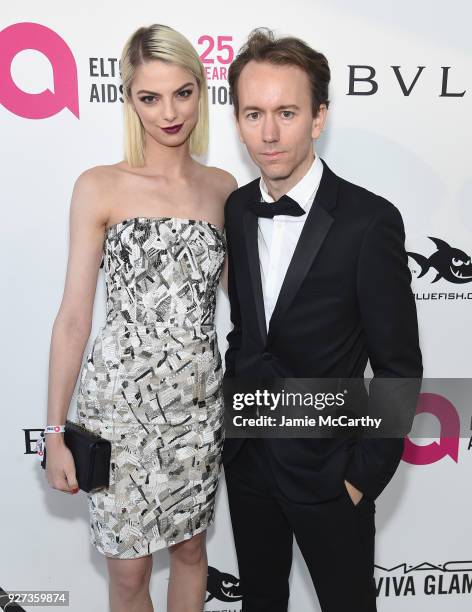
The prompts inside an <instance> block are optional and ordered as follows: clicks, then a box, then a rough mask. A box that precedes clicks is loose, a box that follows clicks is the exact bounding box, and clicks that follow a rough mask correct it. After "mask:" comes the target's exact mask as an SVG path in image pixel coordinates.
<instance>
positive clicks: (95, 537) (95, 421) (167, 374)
mask: <svg viewBox="0 0 472 612" xmlns="http://www.w3.org/2000/svg"><path fill="white" fill-rule="evenodd" d="M225 250H226V243H225V237H224V233H223V232H222V231H221V230H220V229H219V228H217V227H216V226H214V225H213V224H211V223H209V222H207V221H198V220H191V219H178V218H175V217H151V218H149V217H135V218H132V219H125V220H123V221H121V222H120V223H117V224H115V225H112V226H110V227H109V228H108V229H107V230H106V234H105V241H104V269H105V275H106V287H107V299H106V310H107V314H106V323H105V325H104V326H103V327H101V328H100V330H99V332H98V334H97V336H96V337H95V339H94V342H93V345H92V348H91V350H90V352H89V354H88V355H87V357H86V361H85V363H84V366H83V368H82V371H81V374H80V384H79V390H78V402H77V420H78V422H79V423H81V424H82V425H84V426H85V427H86V428H87V429H89V430H91V431H94V432H97V433H99V434H100V435H101V436H102V437H104V438H106V439H108V440H110V441H111V443H112V456H111V466H110V485H109V487H107V488H106V489H102V490H100V491H95V492H91V493H89V494H88V500H89V510H90V532H91V541H92V544H94V545H95V546H96V547H97V549H98V550H99V551H100V552H101V553H103V554H106V555H107V556H111V557H116V558H123V559H129V558H135V557H140V556H143V555H147V554H150V553H152V552H153V551H155V550H157V549H159V548H163V547H166V546H171V545H173V544H175V543H177V542H180V541H182V540H185V539H187V538H190V537H192V535H195V534H197V533H199V532H201V531H203V530H205V529H206V528H207V527H208V526H209V525H210V524H211V523H212V521H213V517H214V502H215V494H216V490H217V486H218V478H219V470H220V460H221V450H222V444H223V429H222V426H223V397H222V390H221V382H222V377H223V372H222V366H221V357H220V354H219V351H218V344H217V338H216V332H215V325H214V315H215V302H216V291H217V287H218V282H219V277H220V274H221V271H222V267H223V262H224V256H225Z"/></svg>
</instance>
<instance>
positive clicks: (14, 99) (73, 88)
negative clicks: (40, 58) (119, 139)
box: [0, 23, 79, 119]
mask: <svg viewBox="0 0 472 612" xmlns="http://www.w3.org/2000/svg"><path fill="white" fill-rule="evenodd" d="M25 49H34V50H35V51H40V52H41V53H43V54H44V55H45V56H46V57H47V58H48V59H49V61H50V62H51V66H52V71H53V76H54V91H50V90H49V89H45V90H44V91H43V92H41V93H38V94H31V93H27V92H25V91H22V90H21V89H19V88H18V87H17V86H16V85H15V83H14V82H13V79H12V76H11V64H12V61H13V59H14V58H15V56H16V55H17V54H18V53H20V52H21V51H24V50H25ZM0 82H1V84H2V86H1V88H0V103H1V104H3V106H5V108H7V109H8V110H9V111H11V112H12V113H14V114H15V115H19V116H20V117H25V118H26V119H45V118H46V117H52V116H53V115H56V114H57V113H58V112H59V111H61V110H62V109H63V108H68V109H69V110H70V111H71V112H72V113H73V114H74V115H75V116H76V117H77V118H78V117H79V96H78V83H77V66H76V64H75V59H74V56H73V55H72V52H71V50H70V49H69V47H68V46H67V44H66V43H65V42H64V40H63V39H62V38H61V37H60V36H59V34H56V32H54V31H53V30H51V29H49V28H47V27H46V26H43V25H41V24H39V23H15V24H13V25H11V26H8V27H7V28H5V29H4V30H2V31H1V32H0Z"/></svg>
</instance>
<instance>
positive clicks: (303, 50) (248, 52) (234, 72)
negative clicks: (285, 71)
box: [228, 28, 331, 117]
mask: <svg viewBox="0 0 472 612" xmlns="http://www.w3.org/2000/svg"><path fill="white" fill-rule="evenodd" d="M250 61H255V62H268V63H270V64H274V65H276V66H298V67H299V68H301V69H302V70H303V71H304V72H305V73H306V75H307V76H308V80H309V82H310V91H311V100H312V111H313V116H314V117H316V115H317V114H318V111H319V109H320V105H321V104H325V105H326V108H328V106H329V100H328V86H329V81H330V77H331V73H330V69H329V65H328V60H327V59H326V57H325V56H324V55H323V54H322V53H320V52H319V51H315V49H312V48H311V47H310V46H309V45H307V44H306V43H305V42H303V40H300V39H299V38H294V37H292V36H286V37H284V38H279V39H276V38H275V36H274V33H273V32H272V30H269V29H268V28H256V29H255V30H253V31H252V32H251V33H250V34H249V36H248V39H247V41H246V43H245V44H244V45H243V46H242V47H241V49H240V50H239V52H238V54H237V55H236V58H235V59H234V61H233V62H232V64H231V66H230V67H229V71H228V82H229V89H230V95H231V96H232V98H233V105H234V113H235V115H236V117H237V116H238V114H239V99H238V80H239V77H240V76H241V72H242V70H243V68H244V67H245V66H246V65H247V64H248V63H249V62H250Z"/></svg>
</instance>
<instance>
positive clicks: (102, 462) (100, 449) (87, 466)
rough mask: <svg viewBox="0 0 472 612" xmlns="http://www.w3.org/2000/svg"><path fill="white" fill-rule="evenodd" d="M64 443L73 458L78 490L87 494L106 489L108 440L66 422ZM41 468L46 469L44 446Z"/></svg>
mask: <svg viewBox="0 0 472 612" xmlns="http://www.w3.org/2000/svg"><path fill="white" fill-rule="evenodd" d="M42 435H44V433H43V434H42ZM46 435H48V436H50V435H53V434H46ZM64 442H65V444H66V446H67V447H68V449H69V450H70V452H71V453H72V456H73V458H74V464H75V472H76V475H77V482H78V485H79V488H80V489H82V491H85V492H87V493H89V492H90V491H96V490H98V489H102V488H103V487H107V486H108V484H109V479H110V457H111V443H110V440H105V439H104V438H102V437H100V436H99V435H97V434H95V433H93V432H91V431H89V430H88V429H85V427H82V425H79V424H78V423H74V422H73V421H68V420H67V421H66V425H65V432H64ZM41 467H42V468H44V469H46V445H44V450H43V458H42V461H41Z"/></svg>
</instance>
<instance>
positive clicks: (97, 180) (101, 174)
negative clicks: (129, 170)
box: [75, 164, 123, 191]
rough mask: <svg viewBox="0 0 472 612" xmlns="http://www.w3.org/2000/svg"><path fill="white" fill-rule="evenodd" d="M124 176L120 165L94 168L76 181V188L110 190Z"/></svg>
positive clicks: (84, 172) (83, 173) (82, 174)
mask: <svg viewBox="0 0 472 612" xmlns="http://www.w3.org/2000/svg"><path fill="white" fill-rule="evenodd" d="M122 174H123V170H121V168H120V167H119V164H110V165H103V166H93V167H92V168H88V169H87V170H84V171H83V172H82V173H81V174H80V175H79V176H78V178H77V180H76V181H75V188H77V189H80V190H85V191H88V190H92V191H93V190H95V191H96V190H101V189H108V188H109V187H110V186H111V185H114V184H115V182H116V181H117V180H118V179H119V178H120V176H121V175H122Z"/></svg>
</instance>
